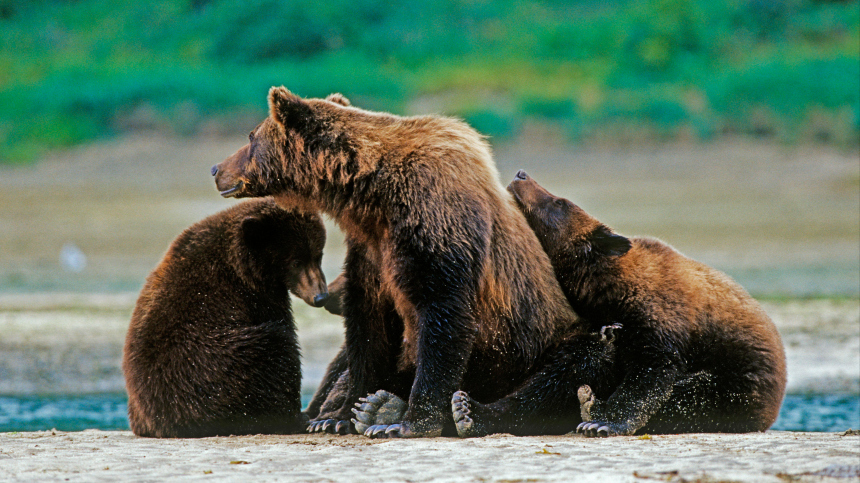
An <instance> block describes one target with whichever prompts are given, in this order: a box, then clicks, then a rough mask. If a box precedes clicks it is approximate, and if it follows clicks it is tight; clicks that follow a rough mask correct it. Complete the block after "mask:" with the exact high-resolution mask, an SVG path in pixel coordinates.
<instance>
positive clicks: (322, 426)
mask: <svg viewBox="0 0 860 483" xmlns="http://www.w3.org/2000/svg"><path fill="white" fill-rule="evenodd" d="M351 430H352V428H351V427H350V422H349V421H347V420H345V419H332V418H329V419H315V420H313V421H311V422H310V423H308V432H309V433H332V434H349V433H351V432H353V431H351Z"/></svg>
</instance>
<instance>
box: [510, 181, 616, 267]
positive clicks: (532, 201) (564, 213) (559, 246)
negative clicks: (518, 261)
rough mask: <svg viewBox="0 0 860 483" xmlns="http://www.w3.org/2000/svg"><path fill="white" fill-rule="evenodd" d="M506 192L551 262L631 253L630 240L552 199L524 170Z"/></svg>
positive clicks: (565, 201) (568, 203) (568, 205)
mask: <svg viewBox="0 0 860 483" xmlns="http://www.w3.org/2000/svg"><path fill="white" fill-rule="evenodd" d="M508 191H510V192H511V194H512V195H513V196H514V200H516V202H517V205H518V206H519V207H520V210H521V211H522V212H523V214H524V215H525V217H526V221H528V223H529V226H530V227H531V228H532V230H533V231H534V232H535V234H536V235H537V237H538V240H540V243H541V245H542V246H543V249H544V251H545V252H546V253H547V255H549V257H550V259H553V260H554V259H557V258H558V257H560V256H561V257H566V256H568V255H569V254H575V255H577V256H578V255H584V256H588V255H597V254H602V255H607V256H620V255H624V254H625V253H627V251H628V250H630V240H628V239H627V238H625V237H623V236H621V235H617V234H615V233H613V232H612V230H611V229H610V228H609V227H607V226H606V225H604V224H602V223H600V222H599V221H597V220H596V219H595V218H594V217H592V216H591V215H589V214H588V213H586V212H585V211H584V210H583V209H582V208H580V207H578V206H576V205H575V204H573V203H571V202H570V201H569V200H566V199H564V198H559V197H557V196H553V195H552V194H551V193H550V192H549V191H547V190H546V189H544V187H543V186H541V185H539V184H538V183H537V182H536V181H535V180H534V179H532V178H531V177H529V175H528V174H526V172H525V171H523V170H519V171H518V172H517V175H516V176H515V177H514V179H513V181H511V184H509V185H508Z"/></svg>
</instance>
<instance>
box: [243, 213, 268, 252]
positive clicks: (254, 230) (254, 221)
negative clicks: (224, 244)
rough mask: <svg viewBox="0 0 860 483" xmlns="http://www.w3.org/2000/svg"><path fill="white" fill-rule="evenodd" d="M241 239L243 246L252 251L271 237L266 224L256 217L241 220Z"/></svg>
mask: <svg viewBox="0 0 860 483" xmlns="http://www.w3.org/2000/svg"><path fill="white" fill-rule="evenodd" d="M241 228H242V239H243V240H244V241H245V246H246V247H248V248H250V249H254V248H259V247H261V246H263V245H264V244H265V243H266V240H267V237H269V236H271V234H270V233H268V232H269V230H268V228H269V227H268V226H267V223H266V222H265V221H264V220H261V219H260V218H257V217H256V216H247V217H245V219H243V220H242V225H241Z"/></svg>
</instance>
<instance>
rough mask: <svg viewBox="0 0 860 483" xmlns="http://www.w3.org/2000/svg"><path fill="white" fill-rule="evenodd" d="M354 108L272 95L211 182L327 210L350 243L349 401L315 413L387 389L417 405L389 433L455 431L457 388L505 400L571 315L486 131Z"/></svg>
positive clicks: (340, 412) (329, 405) (342, 411)
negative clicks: (245, 140)
mask: <svg viewBox="0 0 860 483" xmlns="http://www.w3.org/2000/svg"><path fill="white" fill-rule="evenodd" d="M335 99H337V100H335ZM345 104H347V103H345V102H343V100H342V96H338V97H336V98H332V97H330V99H329V100H324V99H302V98H299V97H297V96H295V95H294V94H292V93H290V92H289V91H287V90H286V89H284V88H282V87H280V88H272V90H271V91H270V93H269V107H270V116H269V117H268V118H267V119H265V120H264V121H263V122H262V123H261V124H260V125H259V126H257V128H255V129H254V131H253V132H252V133H251V135H250V142H249V144H247V145H246V146H244V147H243V148H241V149H240V150H239V151H238V152H237V153H236V154H234V155H233V156H231V157H229V158H228V159H226V160H225V161H223V162H222V163H220V164H219V165H217V166H215V167H214V168H213V172H214V173H215V174H216V179H215V182H216V185H217V187H218V189H219V190H220V191H221V194H222V195H223V196H264V195H273V196H274V197H275V199H276V200H277V201H278V202H279V203H282V204H287V205H292V204H298V205H301V206H303V207H304V208H305V209H307V210H320V211H323V212H325V213H327V214H329V215H330V216H332V218H334V220H335V221H336V222H337V223H338V225H339V226H340V227H341V228H342V229H343V231H344V232H345V234H346V239H347V241H346V243H347V257H346V262H345V273H346V281H345V285H346V286H345V293H344V298H343V312H344V316H345V324H346V342H345V352H346V359H347V365H348V368H349V370H348V384H347V386H348V391H347V393H346V396H345V397H343V398H340V399H339V400H337V401H333V400H331V399H330V400H328V401H326V402H325V403H324V404H323V405H322V406H323V407H322V409H321V412H320V414H319V415H318V419H320V420H333V421H347V420H349V419H350V418H351V417H352V411H351V409H352V404H353V403H354V402H355V401H356V400H357V399H358V398H359V397H360V396H364V395H366V394H368V393H369V392H373V391H376V390H377V389H388V390H390V391H392V392H394V393H396V394H400V395H403V396H407V395H408V397H409V409H408V410H407V412H406V415H405V417H404V421H403V422H402V424H401V425H393V426H392V427H391V428H389V429H390V430H391V431H392V432H399V434H400V435H401V436H432V435H438V434H440V433H441V432H442V429H443V426H448V427H450V428H451V429H453V421H452V419H451V415H450V411H449V409H448V404H449V401H450V397H451V394H452V393H453V392H454V391H456V390H457V389H460V388H469V389H470V390H471V391H472V392H473V393H475V394H476V395H479V396H480V397H484V398H486V399H495V398H498V397H501V396H503V395H505V394H508V393H509V392H510V391H511V390H512V389H513V388H515V387H516V386H517V385H519V384H520V383H522V381H524V380H525V379H526V378H527V377H528V376H529V374H531V373H532V372H534V371H535V370H536V365H537V364H538V360H539V358H540V357H541V356H542V355H543V353H544V352H545V351H546V350H547V348H549V347H551V346H552V345H553V344H554V343H556V342H557V341H558V340H559V339H560V338H561V337H562V336H563V335H564V334H566V333H568V332H569V331H571V330H574V327H575V326H576V325H577V318H576V315H575V314H574V313H573V311H572V310H571V309H570V305H569V304H568V302H567V300H566V299H565V297H564V294H563V293H562V292H561V289H560V288H559V286H558V282H557V281H556V279H555V276H554V275H553V271H552V266H551V265H550V262H549V259H548V258H547V256H546V254H545V253H544V251H543V250H542V249H541V247H540V243H539V242H538V240H537V238H536V237H535V235H534V233H533V232H532V230H530V229H529V227H528V225H527V224H526V221H525V219H524V217H523V215H522V213H520V211H519V209H517V207H516V205H515V204H514V203H513V200H512V199H511V197H510V195H509V194H508V193H507V192H506V191H505V189H504V188H503V187H502V186H501V184H500V183H499V181H498V179H497V178H498V175H497V173H496V169H495V165H494V163H493V160H492V157H491V155H490V150H489V147H488V146H487V144H486V142H485V141H484V140H483V138H482V137H481V136H480V135H478V134H477V133H476V132H475V131H474V130H472V129H471V128H470V127H469V126H467V125H466V124H464V123H462V122H460V121H457V120H454V119H449V118H444V117H436V116H419V117H399V116H395V115H392V114H387V113H380V112H370V111H365V110H361V109H357V108H355V107H350V106H347V105H345ZM413 371H414V374H415V375H414V378H409V381H408V383H406V384H404V383H403V382H402V380H403V377H402V375H403V374H411V373H413Z"/></svg>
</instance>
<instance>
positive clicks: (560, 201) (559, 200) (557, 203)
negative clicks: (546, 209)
mask: <svg viewBox="0 0 860 483" xmlns="http://www.w3.org/2000/svg"><path fill="white" fill-rule="evenodd" d="M555 206H557V207H559V208H564V206H565V202H564V199H562V198H556V199H555Z"/></svg>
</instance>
